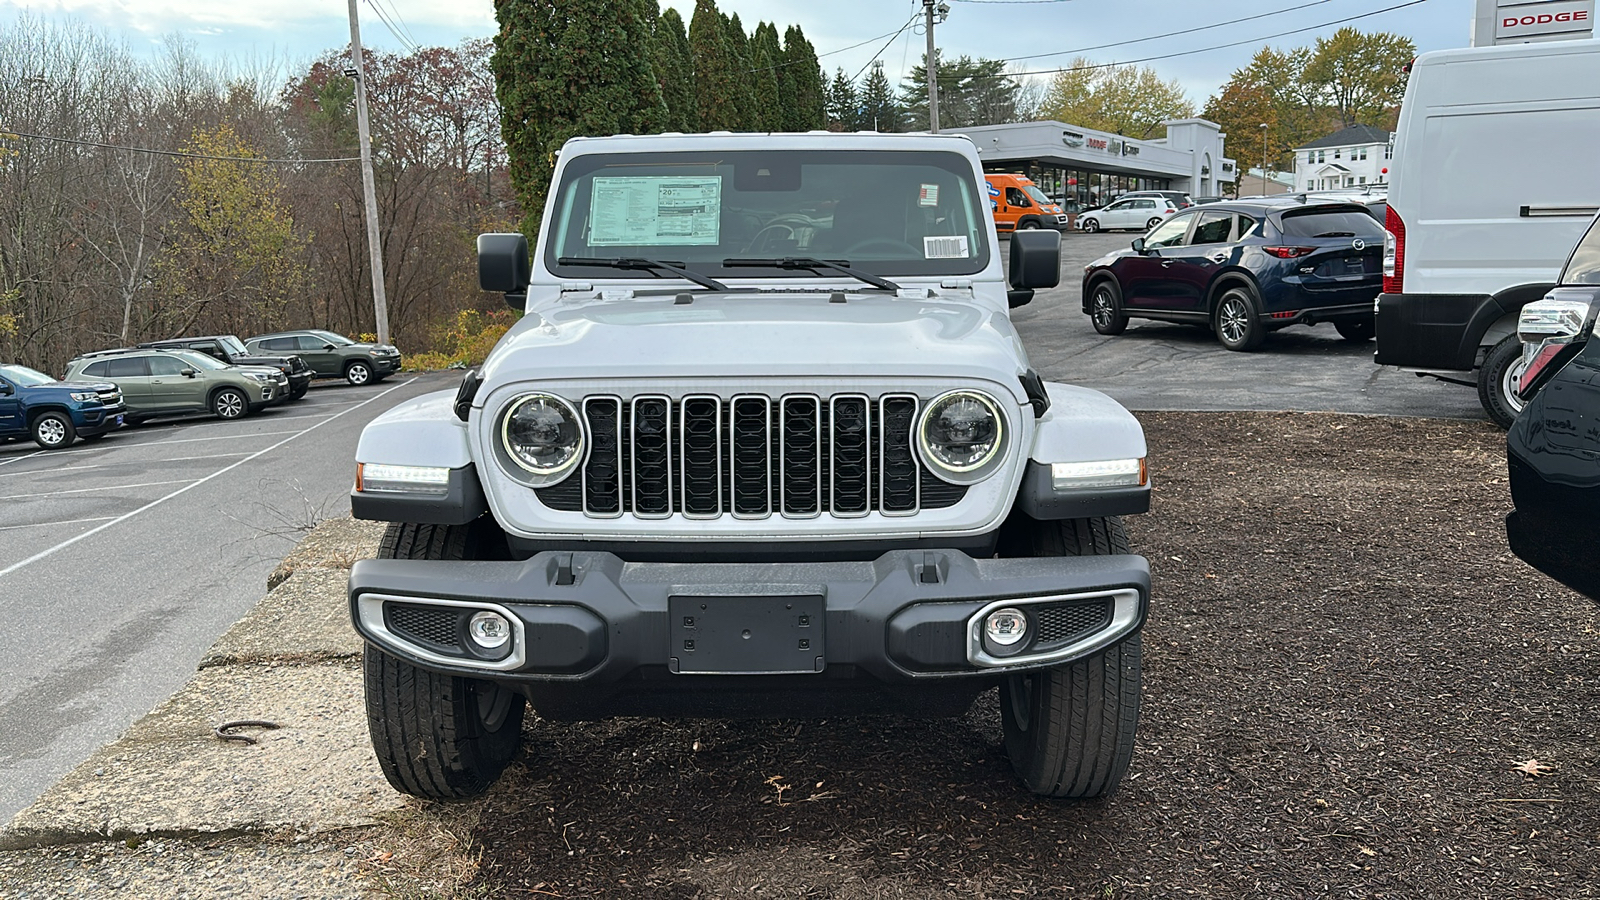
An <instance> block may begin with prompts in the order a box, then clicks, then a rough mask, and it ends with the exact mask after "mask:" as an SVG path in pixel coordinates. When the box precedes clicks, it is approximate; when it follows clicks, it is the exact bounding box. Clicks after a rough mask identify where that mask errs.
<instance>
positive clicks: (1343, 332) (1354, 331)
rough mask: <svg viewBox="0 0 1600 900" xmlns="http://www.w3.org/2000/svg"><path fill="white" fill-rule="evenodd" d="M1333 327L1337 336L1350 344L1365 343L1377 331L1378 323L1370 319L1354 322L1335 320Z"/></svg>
mask: <svg viewBox="0 0 1600 900" xmlns="http://www.w3.org/2000/svg"><path fill="white" fill-rule="evenodd" d="M1333 327H1334V329H1335V330H1336V331H1338V332H1339V336H1340V337H1342V338H1344V339H1345V340H1347V341H1349V342H1350V343H1352V344H1365V343H1366V342H1367V341H1370V340H1372V336H1373V335H1374V334H1376V333H1377V331H1378V323H1376V322H1374V321H1373V320H1371V319H1360V320H1358V321H1354V322H1335V323H1333Z"/></svg>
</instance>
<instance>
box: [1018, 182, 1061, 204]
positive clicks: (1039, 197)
mask: <svg viewBox="0 0 1600 900" xmlns="http://www.w3.org/2000/svg"><path fill="white" fill-rule="evenodd" d="M1022 189H1023V190H1024V191H1027V192H1028V196H1029V197H1032V198H1033V202H1035V203H1037V204H1039V205H1040V206H1054V205H1055V201H1054V200H1051V199H1050V198H1049V197H1046V196H1045V195H1044V191H1041V190H1039V188H1038V187H1036V186H1034V185H1031V184H1025V185H1023V186H1022Z"/></svg>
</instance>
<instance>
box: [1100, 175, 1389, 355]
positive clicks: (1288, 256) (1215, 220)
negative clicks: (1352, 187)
mask: <svg viewBox="0 0 1600 900" xmlns="http://www.w3.org/2000/svg"><path fill="white" fill-rule="evenodd" d="M1382 252H1383V226H1381V225H1379V224H1378V222H1377V220H1375V219H1373V218H1372V216H1371V215H1369V214H1368V213H1367V210H1366V208H1365V207H1363V206H1361V205H1359V204H1354V203H1319V204H1300V203H1295V202H1293V201H1292V200H1289V201H1276V202H1274V201H1265V200H1263V201H1238V200H1235V201H1229V202H1225V203H1211V204H1207V205H1206V206H1202V207H1196V208H1195V209H1187V210H1184V211H1183V212H1181V213H1178V214H1177V215H1175V216H1173V217H1172V218H1170V219H1167V220H1166V221H1165V222H1162V223H1160V224H1159V225H1158V226H1157V227H1156V228H1155V229H1154V230H1153V231H1151V232H1150V233H1149V234H1148V235H1146V236H1144V237H1143V238H1139V239H1137V240H1135V241H1134V242H1133V246H1132V248H1131V249H1129V250H1119V251H1117V252H1115V253H1111V254H1108V255H1106V256H1103V257H1101V258H1099V259H1097V260H1095V261H1094V262H1092V263H1090V264H1089V265H1088V266H1086V267H1085V268H1084V273H1083V311H1084V313H1085V314H1086V315H1088V316H1089V317H1090V321H1091V322H1092V323H1093V325H1094V329H1095V331H1098V332H1099V333H1101V334H1107V335H1115V334H1121V333H1122V332H1123V330H1124V329H1126V328H1127V327H1128V320H1129V319H1130V318H1137V319H1157V320H1160V321H1166V322H1183V323H1187V324H1191V325H1199V326H1202V327H1208V328H1210V329H1212V330H1213V331H1214V332H1215V333H1216V335H1217V340H1218V341H1220V342H1221V343H1222V346H1224V347H1226V348H1228V349H1229V350H1253V349H1255V348H1256V347H1258V346H1260V345H1261V342H1262V341H1263V340H1264V339H1265V337H1266V334H1267V332H1269V331H1277V330H1278V329H1280V328H1286V327H1288V326H1290V325H1315V324H1317V323H1319V322H1332V323H1333V325H1334V327H1335V328H1337V329H1338V331H1339V334H1340V336H1342V337H1344V338H1345V339H1346V340H1351V341H1366V340H1370V339H1371V338H1372V330H1373V329H1372V300H1373V298H1374V297H1376V296H1377V295H1378V291H1379V290H1380V288H1381V277H1382V276H1381V274H1380V267H1381V266H1382V262H1383V260H1382V255H1381V254H1382Z"/></svg>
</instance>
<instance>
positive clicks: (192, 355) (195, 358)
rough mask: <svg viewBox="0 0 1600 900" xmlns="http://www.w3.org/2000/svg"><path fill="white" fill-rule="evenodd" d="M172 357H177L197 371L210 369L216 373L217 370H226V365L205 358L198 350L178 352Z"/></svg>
mask: <svg viewBox="0 0 1600 900" xmlns="http://www.w3.org/2000/svg"><path fill="white" fill-rule="evenodd" d="M172 355H173V356H176V357H178V358H179V359H181V360H183V361H184V362H186V363H188V364H189V365H191V366H194V367H195V368H197V369H210V370H212V371H216V370H217V369H226V368H228V364H227V363H225V362H221V361H219V360H217V359H214V358H212V357H210V356H207V355H205V354H204V353H201V352H200V351H198V350H180V351H178V352H176V353H174V354H172Z"/></svg>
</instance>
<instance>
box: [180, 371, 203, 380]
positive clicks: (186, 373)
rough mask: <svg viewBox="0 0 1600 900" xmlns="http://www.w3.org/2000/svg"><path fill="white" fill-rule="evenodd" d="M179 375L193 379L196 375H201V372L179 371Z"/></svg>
mask: <svg viewBox="0 0 1600 900" xmlns="http://www.w3.org/2000/svg"><path fill="white" fill-rule="evenodd" d="M178 374H179V375H182V376H183V377H185V378H193V377H195V376H196V375H199V374H200V372H199V371H198V370H196V369H180V370H179V371H178Z"/></svg>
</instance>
